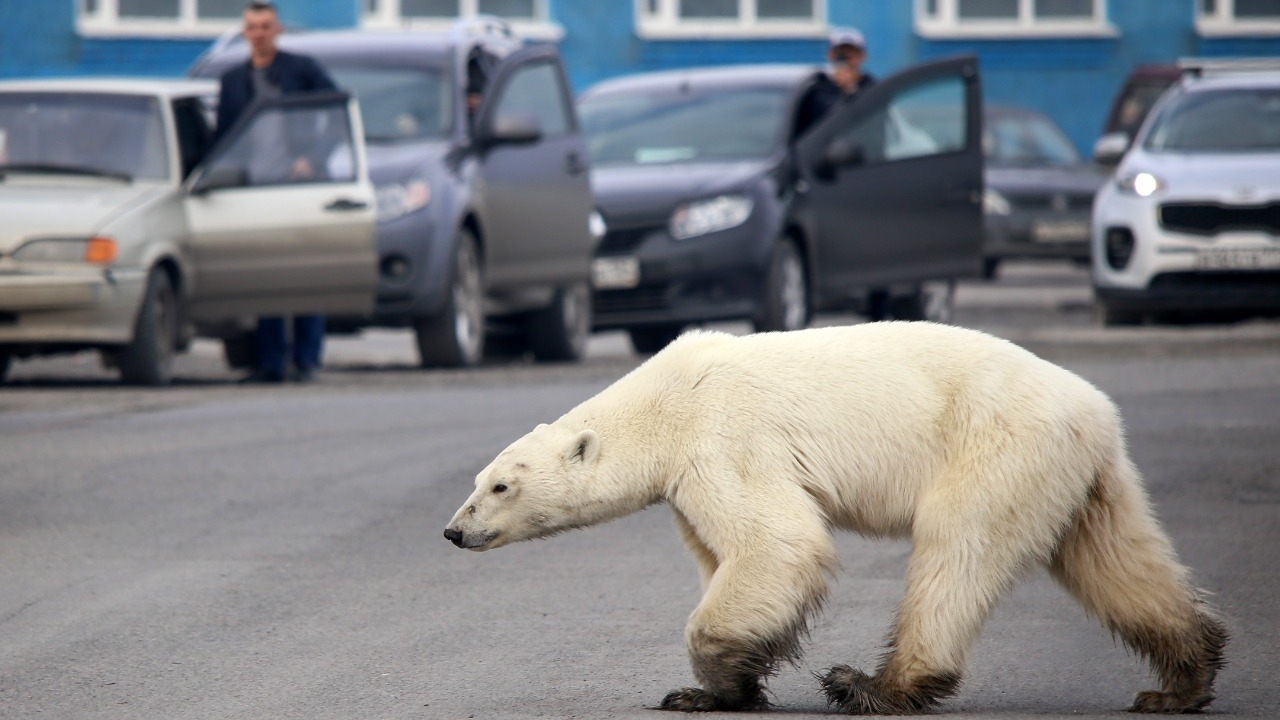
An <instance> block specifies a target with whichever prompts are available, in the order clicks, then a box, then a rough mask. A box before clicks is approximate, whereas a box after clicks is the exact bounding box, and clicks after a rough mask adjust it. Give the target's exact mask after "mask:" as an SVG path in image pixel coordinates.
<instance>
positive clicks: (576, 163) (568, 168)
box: [564, 153, 587, 175]
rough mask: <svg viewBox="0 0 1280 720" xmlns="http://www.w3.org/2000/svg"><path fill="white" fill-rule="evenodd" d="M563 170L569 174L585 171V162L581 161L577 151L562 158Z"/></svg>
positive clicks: (579, 173)
mask: <svg viewBox="0 0 1280 720" xmlns="http://www.w3.org/2000/svg"><path fill="white" fill-rule="evenodd" d="M564 170H565V172H567V173H569V174H570V175H581V174H582V173H584V172H586V170H587V164H586V163H584V162H582V158H581V157H579V156H578V153H569V154H568V155H567V156H565V159H564Z"/></svg>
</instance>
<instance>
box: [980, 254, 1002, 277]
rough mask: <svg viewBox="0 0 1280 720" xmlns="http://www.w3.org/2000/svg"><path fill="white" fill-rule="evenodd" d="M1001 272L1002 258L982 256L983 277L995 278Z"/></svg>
mask: <svg viewBox="0 0 1280 720" xmlns="http://www.w3.org/2000/svg"><path fill="white" fill-rule="evenodd" d="M999 274H1000V258H995V257H988V258H982V279H983V280H995V279H996V276H997V275H999Z"/></svg>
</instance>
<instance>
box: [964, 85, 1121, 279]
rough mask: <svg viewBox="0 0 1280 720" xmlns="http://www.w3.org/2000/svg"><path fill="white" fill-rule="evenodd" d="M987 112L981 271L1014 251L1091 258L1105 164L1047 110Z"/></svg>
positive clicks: (992, 271)
mask: <svg viewBox="0 0 1280 720" xmlns="http://www.w3.org/2000/svg"><path fill="white" fill-rule="evenodd" d="M983 115H984V120H985V122H984V125H983V130H982V144H983V147H984V149H985V153H986V160H987V166H986V183H987V186H986V191H985V195H984V196H983V212H984V216H985V223H986V241H985V243H984V245H983V256H984V261H983V274H984V275H985V276H986V277H988V278H992V277H995V275H996V272H997V268H998V267H999V264H1000V262H1001V261H1002V260H1006V259H1009V258H1042V259H1062V260H1073V261H1076V262H1079V263H1082V264H1083V263H1087V262H1088V261H1089V218H1090V211H1091V210H1092V208H1093V196H1094V193H1096V192H1097V191H1098V188H1099V187H1101V186H1102V183H1104V182H1106V178H1107V174H1106V173H1105V171H1103V170H1102V169H1101V168H1100V167H1098V165H1096V164H1095V163H1092V162H1089V161H1087V160H1085V159H1084V158H1083V157H1081V156H1080V153H1079V152H1078V151H1077V150H1076V147H1075V145H1073V144H1072V143H1071V140H1069V139H1068V138H1067V136H1066V133H1064V132H1062V129H1061V128H1059V127H1058V125H1057V124H1056V123H1054V122H1053V120H1051V119H1049V117H1048V116H1046V115H1044V114H1043V113H1040V112H1037V111H1035V110H1032V109H1030V108H1023V107H1014V106H991V107H987V108H986V109H985V111H984V112H983Z"/></svg>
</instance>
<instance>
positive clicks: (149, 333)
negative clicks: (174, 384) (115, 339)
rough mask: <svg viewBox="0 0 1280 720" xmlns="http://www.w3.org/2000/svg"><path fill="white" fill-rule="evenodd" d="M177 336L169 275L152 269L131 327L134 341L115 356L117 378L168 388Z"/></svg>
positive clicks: (132, 382)
mask: <svg viewBox="0 0 1280 720" xmlns="http://www.w3.org/2000/svg"><path fill="white" fill-rule="evenodd" d="M177 336H178V298H177V295H176V294H175V293H174V291H173V282H172V281H171V280H170V279H169V274H168V273H167V272H165V271H164V270H162V269H161V268H154V269H153V270H152V271H151V275H150V276H149V277H148V278H147V290H146V294H145V295H144V296H143V298H142V308H141V309H139V311H138V319H137V322H136V323H135V324H134V328H133V341H132V342H130V343H129V344H128V345H125V346H124V348H122V349H121V350H120V351H119V353H118V354H117V356H116V365H117V366H118V367H119V368H120V379H121V380H123V381H124V382H125V383H127V384H129V385H148V386H160V385H168V384H169V380H170V379H171V378H172V376H173V356H174V354H175V346H176V343H177Z"/></svg>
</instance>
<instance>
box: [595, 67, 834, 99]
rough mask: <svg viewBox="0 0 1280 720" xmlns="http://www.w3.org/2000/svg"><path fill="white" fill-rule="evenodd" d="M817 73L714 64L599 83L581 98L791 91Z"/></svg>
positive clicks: (811, 69) (814, 70)
mask: <svg viewBox="0 0 1280 720" xmlns="http://www.w3.org/2000/svg"><path fill="white" fill-rule="evenodd" d="M819 72H821V67H820V66H817V65H802V64H794V63H792V64H783V63H777V64H754V65H717V66H710V67H698V68H685V69H681V70H657V71H653V72H644V73H635V74H631V75H623V76H620V77H616V78H611V79H609V80H602V81H600V82H598V83H596V84H595V85H593V86H591V87H589V88H587V90H586V91H585V92H584V93H583V95H588V94H596V93H613V92H635V91H645V90H663V89H667V88H671V87H675V86H688V87H698V88H702V87H782V88H794V87H798V86H799V85H801V84H802V83H804V82H806V81H808V80H809V79H811V78H813V77H814V75H816V74H817V73H819Z"/></svg>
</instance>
